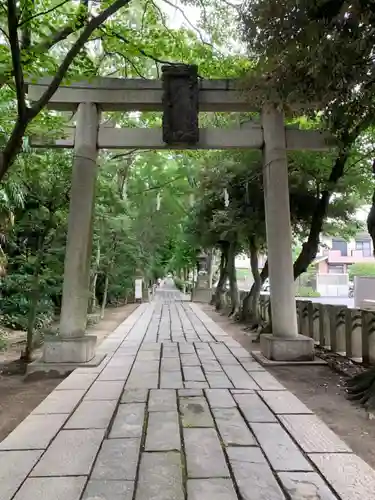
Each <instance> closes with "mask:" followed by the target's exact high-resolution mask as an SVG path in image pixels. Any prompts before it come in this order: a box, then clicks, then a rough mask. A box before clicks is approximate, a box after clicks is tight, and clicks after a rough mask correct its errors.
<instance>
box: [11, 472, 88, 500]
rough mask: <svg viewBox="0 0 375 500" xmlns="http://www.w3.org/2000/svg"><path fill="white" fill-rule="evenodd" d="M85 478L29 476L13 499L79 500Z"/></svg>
mask: <svg viewBox="0 0 375 500" xmlns="http://www.w3.org/2000/svg"><path fill="white" fill-rule="evenodd" d="M85 483H86V478H85V477H84V476H81V477H31V478H29V479H27V480H26V481H25V483H24V484H23V485H22V488H21V489H20V491H19V492H18V493H17V495H16V496H15V499H14V500H33V499H38V500H51V499H52V498H53V500H80V498H81V494H82V491H83V488H84V487H85Z"/></svg>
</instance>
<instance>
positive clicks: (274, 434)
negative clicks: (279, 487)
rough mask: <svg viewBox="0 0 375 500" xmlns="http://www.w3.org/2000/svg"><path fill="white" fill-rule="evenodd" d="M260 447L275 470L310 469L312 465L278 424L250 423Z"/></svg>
mask: <svg viewBox="0 0 375 500" xmlns="http://www.w3.org/2000/svg"><path fill="white" fill-rule="evenodd" d="M251 429H252V431H253V432H254V434H255V437H256V438H257V440H258V441H259V444H260V447H261V448H262V450H263V452H264V453H265V455H266V456H267V458H268V460H269V461H270V463H271V466H272V467H273V468H274V469H275V470H276V471H310V470H312V466H311V465H310V463H309V462H308V461H307V460H306V458H305V457H304V455H303V454H302V452H301V451H300V450H299V449H298V447H297V445H296V444H295V443H294V442H293V441H292V439H291V438H290V436H289V435H288V433H287V432H285V430H284V429H283V428H282V427H281V425H280V424H277V423H275V424H268V423H267V424H260V423H256V424H251Z"/></svg>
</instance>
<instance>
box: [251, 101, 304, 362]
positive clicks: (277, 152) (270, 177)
mask: <svg viewBox="0 0 375 500" xmlns="http://www.w3.org/2000/svg"><path fill="white" fill-rule="evenodd" d="M262 127H263V137H264V147H263V153H264V154H263V159H264V164H263V182H264V196H265V214H266V232H267V247H268V267H269V280H270V290H271V315H272V335H267V334H266V335H261V340H260V347H261V351H262V354H263V355H264V356H265V357H266V358H268V359H270V360H273V361H311V360H312V359H313V358H314V341H313V339H311V338H309V337H305V336H303V335H299V334H298V325H297V312H296V300H295V285H294V276H293V255H292V243H293V240H292V229H291V222H290V204H289V185H288V162H287V154H286V138H285V123H284V114H283V112H281V111H280V110H278V109H277V108H276V106H275V105H273V104H266V105H264V107H263V110H262Z"/></svg>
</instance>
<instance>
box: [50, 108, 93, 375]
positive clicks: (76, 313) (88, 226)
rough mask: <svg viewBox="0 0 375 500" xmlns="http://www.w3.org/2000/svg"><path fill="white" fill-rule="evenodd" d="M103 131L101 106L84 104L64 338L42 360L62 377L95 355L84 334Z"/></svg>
mask: <svg viewBox="0 0 375 500" xmlns="http://www.w3.org/2000/svg"><path fill="white" fill-rule="evenodd" d="M98 128H99V111H98V109H97V106H96V104H93V103H82V104H80V105H79V106H78V112H77V126H76V134H75V141H74V162H73V172H72V186H71V192H70V206H69V218H68V235H67V242H66V253H65V266H64V284H63V297H62V308H61V318H60V326H59V334H58V335H57V336H56V337H52V338H50V339H46V342H45V344H44V352H43V359H42V361H43V363H44V364H46V365H48V364H50V365H51V369H56V370H57V371H60V372H62V371H69V368H70V366H73V367H74V365H80V364H84V363H87V362H89V361H91V360H92V359H93V358H94V356H95V345H96V337H95V336H92V335H86V334H85V331H86V322H87V308H88V301H89V280H90V258H91V249H92V226H93V211H94V197H95V184H96V177H97V169H98V167H97V154H98V151H97V140H98ZM52 365H54V366H52ZM46 368H47V367H46ZM64 368H66V370H64Z"/></svg>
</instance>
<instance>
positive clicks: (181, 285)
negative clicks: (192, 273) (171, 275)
mask: <svg viewBox="0 0 375 500" xmlns="http://www.w3.org/2000/svg"><path fill="white" fill-rule="evenodd" d="M174 284H175V286H176V288H177V289H178V290H180V291H181V292H182V290H183V288H184V281H183V280H182V279H181V278H177V277H176V278H175V279H174Z"/></svg>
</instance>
